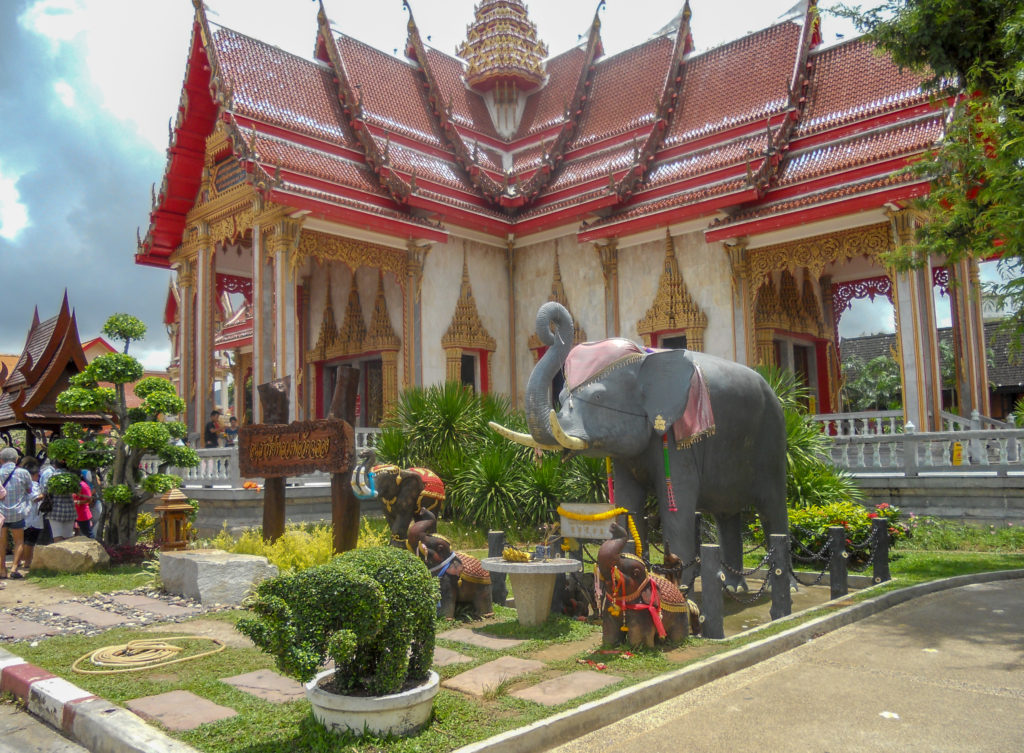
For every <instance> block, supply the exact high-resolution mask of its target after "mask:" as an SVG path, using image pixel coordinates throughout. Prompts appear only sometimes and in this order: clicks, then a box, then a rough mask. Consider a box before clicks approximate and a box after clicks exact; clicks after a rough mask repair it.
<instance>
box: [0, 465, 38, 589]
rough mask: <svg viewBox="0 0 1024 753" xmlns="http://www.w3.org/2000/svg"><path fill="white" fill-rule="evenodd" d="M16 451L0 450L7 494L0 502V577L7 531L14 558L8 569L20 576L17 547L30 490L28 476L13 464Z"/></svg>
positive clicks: (22, 539)
mask: <svg viewBox="0 0 1024 753" xmlns="http://www.w3.org/2000/svg"><path fill="white" fill-rule="evenodd" d="M17 461H18V451H17V450H16V449H14V448H13V447H5V448H3V449H2V450H0V462H2V463H3V465H0V484H3V487H4V489H5V490H6V491H7V496H6V497H4V499H3V501H2V502H0V515H3V518H4V522H3V525H0V553H2V555H3V556H2V557H0V579H4V578H6V577H7V532H8V531H10V532H11V539H13V541H14V561H13V563H12V565H13V567H12V568H11V577H12V578H23V577H24V576H23V575H22V574H21V573H20V572H19V571H18V562H19V561H20V560H21V550H22V547H23V546H24V545H25V515H26V513H28V502H29V494H30V493H31V492H32V477H31V476H30V475H29V473H28V471H26V470H25V469H24V468H19V467H18V466H17V465H15V464H16V463H17Z"/></svg>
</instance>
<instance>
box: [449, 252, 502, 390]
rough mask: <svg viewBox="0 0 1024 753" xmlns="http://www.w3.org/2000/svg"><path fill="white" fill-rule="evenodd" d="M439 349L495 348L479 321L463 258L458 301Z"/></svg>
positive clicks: (492, 340) (467, 267)
mask: <svg viewBox="0 0 1024 753" xmlns="http://www.w3.org/2000/svg"><path fill="white" fill-rule="evenodd" d="M441 347H443V348H444V349H445V351H446V352H447V351H448V349H450V348H461V349H473V350H488V351H493V350H495V348H497V344H496V343H495V340H494V338H493V337H491V336H490V334H489V333H488V332H487V329H486V328H485V327H484V324H483V322H482V321H480V312H479V311H478V310H477V307H476V299H475V298H474V297H473V286H472V285H471V284H470V282H469V266H468V265H467V263H466V260H465V258H463V260H462V287H461V289H460V290H459V300H458V303H456V304H455V314H454V315H453V316H452V321H451V324H449V325H448V330H447V331H446V332H445V333H444V336H443V337H442V338H441ZM456 381H458V380H456Z"/></svg>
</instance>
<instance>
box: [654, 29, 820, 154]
mask: <svg viewBox="0 0 1024 753" xmlns="http://www.w3.org/2000/svg"><path fill="white" fill-rule="evenodd" d="M802 32H803V29H802V27H801V26H800V25H798V24H795V23H793V22H791V21H787V22H785V23H781V24H778V25H776V26H771V27H769V28H767V29H764V30H762V31H759V32H756V33H754V34H750V35H749V36H746V37H743V38H742V39H738V40H736V41H735V42H730V43H729V44H725V45H722V46H721V47H716V48H715V49H713V50H710V51H709V52H705V53H703V54H701V55H695V56H693V57H691V58H689V59H688V60H687V61H686V63H685V65H684V67H683V70H684V73H683V76H684V79H683V93H682V95H681V97H680V100H679V102H680V104H679V111H678V112H677V113H676V115H675V117H674V118H673V120H672V126H671V127H670V128H669V131H668V133H667V134H666V135H665V140H664V146H665V147H671V146H674V145H676V144H681V143H683V142H685V141H689V140H691V139H694V138H699V137H701V136H706V135H708V134H710V133H715V132H717V131H722V130H725V129H728V128H732V127H735V126H738V125H742V124H744V123H750V122H752V121H756V120H763V119H765V118H767V117H768V116H770V115H773V114H777V113H780V112H783V111H784V110H785V109H786V108H787V107H788V106H789V85H790V79H791V77H792V75H793V64H794V61H795V60H796V55H797V49H798V47H799V44H800V35H801V34H802Z"/></svg>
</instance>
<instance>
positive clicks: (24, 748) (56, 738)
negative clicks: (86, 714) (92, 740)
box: [0, 703, 87, 753]
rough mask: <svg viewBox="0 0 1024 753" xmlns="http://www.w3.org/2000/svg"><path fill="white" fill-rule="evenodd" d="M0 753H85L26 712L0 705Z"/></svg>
mask: <svg viewBox="0 0 1024 753" xmlns="http://www.w3.org/2000/svg"><path fill="white" fill-rule="evenodd" d="M0 753H87V751H86V749H85V748H83V747H82V746H81V745H76V744H75V743H73V742H71V741H70V740H68V739H67V738H66V737H62V736H61V735H60V734H58V733H57V732H55V731H54V730H53V729H52V728H51V727H49V726H47V725H46V724H43V723H42V722H40V721H39V720H38V719H36V718H35V717H34V716H32V715H31V714H29V713H28V712H27V711H23V710H22V709H19V708H18V707H17V706H15V705H14V704H11V703H0Z"/></svg>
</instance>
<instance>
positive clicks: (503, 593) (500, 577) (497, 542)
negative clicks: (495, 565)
mask: <svg viewBox="0 0 1024 753" xmlns="http://www.w3.org/2000/svg"><path fill="white" fill-rule="evenodd" d="M504 549H505V532H504V531H488V532H487V556H488V557H500V556H501V553H502V552H503V551H504ZM491 599H492V601H493V602H494V603H495V604H497V605H499V606H505V601H506V600H507V599H508V586H507V585H506V584H505V573H491Z"/></svg>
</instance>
